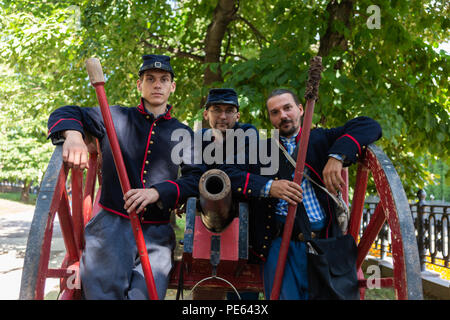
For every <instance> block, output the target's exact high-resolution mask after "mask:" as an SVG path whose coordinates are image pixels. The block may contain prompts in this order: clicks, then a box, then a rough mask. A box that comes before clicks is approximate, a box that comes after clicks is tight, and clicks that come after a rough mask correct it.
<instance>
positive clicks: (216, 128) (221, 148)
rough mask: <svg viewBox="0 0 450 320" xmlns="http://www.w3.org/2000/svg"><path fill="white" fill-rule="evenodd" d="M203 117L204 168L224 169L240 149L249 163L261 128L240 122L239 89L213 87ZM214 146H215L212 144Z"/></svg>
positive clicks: (200, 295) (202, 296)
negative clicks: (253, 143)
mask: <svg viewBox="0 0 450 320" xmlns="http://www.w3.org/2000/svg"><path fill="white" fill-rule="evenodd" d="M203 118H204V119H205V120H206V121H207V122H208V124H209V126H210V128H203V129H201V131H200V132H197V133H196V134H202V137H203V139H202V141H203V143H202V154H203V166H202V168H203V170H204V171H207V170H210V169H221V170H224V168H225V167H226V164H227V163H228V164H229V165H231V166H234V165H235V164H236V162H237V161H238V160H239V159H238V158H239V157H238V153H242V162H243V163H248V150H249V143H250V141H251V140H252V138H253V139H254V140H255V141H256V140H257V139H258V131H257V130H256V128H255V127H254V126H253V125H251V124H248V123H241V122H239V118H240V113H239V99H238V96H237V93H236V91H235V90H234V89H231V88H214V89H211V90H210V91H209V93H208V97H207V100H206V103H205V110H204V111H203ZM238 130H241V131H240V132H239V131H238ZM227 134H228V135H227ZM238 137H242V141H238V140H239V139H238ZM227 138H228V139H227ZM231 139H233V140H234V141H233V142H232V143H233V145H232V147H233V148H230V149H227V144H230V143H231ZM241 142H243V143H242V145H240V143H241ZM213 146H214V148H212V147H213ZM234 200H236V199H234ZM240 200H242V199H240ZM224 293H225V292H224V291H220V290H214V291H212V290H209V289H203V288H201V287H200V288H197V289H196V292H194V295H193V298H194V299H195V300H222V299H224V298H225V294H224ZM240 295H241V298H243V299H257V298H258V293H241V294H240ZM228 298H229V299H234V298H235V296H234V293H233V294H228Z"/></svg>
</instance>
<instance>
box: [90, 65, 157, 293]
mask: <svg viewBox="0 0 450 320" xmlns="http://www.w3.org/2000/svg"><path fill="white" fill-rule="evenodd" d="M86 68H87V70H88V74H89V79H90V80H91V84H92V85H93V86H94V88H95V92H96V94H97V99H98V102H99V105H100V110H101V112H102V116H103V121H104V123H105V127H106V133H107V135H108V139H109V143H110V144H111V150H112V153H113V158H114V163H115V165H116V169H117V174H118V175H119V180H120V185H121V187H122V192H123V194H125V193H127V192H128V191H129V190H130V189H131V185H130V181H129V180H128V175H127V171H126V168H125V163H124V161H123V157H122V152H121V150H120V145H119V140H118V139H117V134H116V130H115V128H114V123H113V120H112V117H111V112H110V110H109V104H108V100H107V99H106V93H105V87H104V84H105V80H104V77H103V71H102V67H101V65H100V61H99V60H98V59H96V58H90V59H88V60H87V61H86ZM129 217H130V221H131V226H132V229H133V235H134V239H135V240H136V246H137V249H138V252H139V257H140V259H141V265H142V270H143V271H144V277H145V282H146V284H147V290H148V294H149V296H150V299H152V300H158V293H157V291H156V286H155V280H154V278H153V273H152V269H151V265H150V260H149V257H148V254H147V247H146V245H145V239H144V235H143V234H142V228H141V224H140V222H139V219H138V216H137V213H136V211H133V212H131V213H130V214H129Z"/></svg>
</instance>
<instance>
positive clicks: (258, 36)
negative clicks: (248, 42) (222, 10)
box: [235, 15, 269, 47]
mask: <svg viewBox="0 0 450 320" xmlns="http://www.w3.org/2000/svg"><path fill="white" fill-rule="evenodd" d="M235 20H239V21H242V22H244V23H245V24H246V25H247V26H248V27H249V28H250V29H251V30H252V31H253V34H254V35H255V36H256V40H257V41H258V44H259V46H260V47H261V46H262V44H261V42H260V39H262V40H264V41H265V42H269V40H267V38H266V37H264V35H263V34H262V33H261V32H260V31H259V30H258V29H257V28H256V27H255V26H254V25H253V24H252V23H251V22H250V21H248V20H247V19H245V18H244V17H243V16H241V15H236V18H235Z"/></svg>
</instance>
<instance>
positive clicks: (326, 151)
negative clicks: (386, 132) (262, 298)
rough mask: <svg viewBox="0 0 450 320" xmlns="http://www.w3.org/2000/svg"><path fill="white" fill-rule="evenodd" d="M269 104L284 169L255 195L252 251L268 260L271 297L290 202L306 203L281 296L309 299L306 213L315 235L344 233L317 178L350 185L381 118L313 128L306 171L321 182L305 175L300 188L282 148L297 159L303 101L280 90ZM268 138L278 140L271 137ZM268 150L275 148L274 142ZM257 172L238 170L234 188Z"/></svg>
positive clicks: (329, 184) (334, 186) (332, 186)
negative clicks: (347, 171) (347, 173)
mask: <svg viewBox="0 0 450 320" xmlns="http://www.w3.org/2000/svg"><path fill="white" fill-rule="evenodd" d="M266 107H267V111H268V113H269V119H270V122H271V123H272V125H273V126H274V127H275V128H276V129H278V130H279V134H280V141H279V145H280V147H279V148H277V149H276V150H277V152H276V153H275V154H271V157H272V161H273V159H274V157H278V159H279V170H278V172H277V173H276V174H274V175H273V176H270V177H268V176H265V177H266V178H270V179H269V180H268V182H267V183H266V185H265V186H264V187H263V189H262V190H261V192H255V193H252V194H249V197H251V198H252V205H253V208H254V209H253V210H254V212H257V213H258V214H257V215H255V219H256V222H254V223H253V230H252V232H251V233H253V234H254V237H253V243H252V250H254V251H255V252H256V253H257V255H258V256H259V258H260V260H261V262H262V264H263V278H264V291H265V295H266V298H269V296H270V294H271V291H272V286H273V281H274V275H275V270H276V266H277V262H278V256H279V250H280V245H281V239H282V235H283V228H284V223H285V220H286V216H287V212H288V205H289V203H291V204H295V203H299V204H300V203H302V205H298V206H297V214H296V219H295V223H294V228H293V231H292V238H291V241H290V244H289V251H288V255H287V260H286V266H285V271H284V276H283V281H282V285H281V292H280V299H287V300H305V299H308V280H307V265H306V262H307V256H306V246H305V242H304V241H302V234H301V231H300V230H299V223H300V220H299V218H300V215H302V214H303V215H305V214H307V216H308V218H309V221H310V224H311V230H312V231H313V233H314V234H313V237H318V238H329V237H336V236H339V235H341V234H342V231H341V230H340V228H339V225H338V221H337V219H336V214H335V209H336V204H335V202H334V201H333V200H332V199H331V197H330V196H329V195H328V194H327V193H326V192H324V190H322V189H321V188H319V187H318V186H317V185H316V184H315V183H317V184H318V185H321V186H324V187H325V188H326V189H327V190H328V191H329V192H330V193H333V194H336V193H337V191H338V190H339V189H340V188H341V187H342V186H343V184H344V181H343V179H342V177H341V171H342V168H343V167H345V166H349V165H351V164H353V163H355V162H356V161H357V159H358V158H359V157H361V156H362V155H363V153H364V150H365V148H366V146H367V145H368V144H370V143H372V142H374V141H376V140H378V139H379V138H380V137H381V128H380V126H379V124H378V123H377V122H376V121H374V120H372V119H370V118H368V117H358V118H355V119H352V120H350V121H348V122H347V123H346V124H345V125H343V126H341V127H337V128H331V129H323V128H317V129H313V130H311V132H310V138H309V144H308V150H307V154H306V163H305V170H304V171H305V173H306V174H307V175H308V176H309V177H310V178H311V179H312V180H313V181H314V182H315V183H311V182H310V181H309V180H308V179H305V178H303V180H302V183H301V190H298V189H296V188H293V187H292V186H291V185H289V183H287V180H292V179H293V176H294V166H293V165H292V164H291V163H290V162H289V161H288V159H287V156H286V155H285V154H284V153H283V152H282V149H281V148H284V149H285V151H286V152H287V153H288V154H289V155H291V156H292V158H294V160H296V156H297V153H298V147H299V140H300V136H301V117H302V115H303V106H302V105H301V103H300V101H299V99H298V97H297V96H296V95H295V94H294V93H293V92H292V91H290V90H286V89H277V90H274V91H273V92H272V93H271V94H270V96H269V97H268V99H267V102H266ZM267 143H268V144H271V143H275V141H272V140H271V139H269V140H268V142H267ZM267 149H268V150H270V148H269V147H268V148H267ZM230 168H231V167H230ZM231 170H233V169H232V168H231ZM252 173H253V174H251V175H250V179H249V178H248V175H246V174H242V173H239V172H238V171H237V170H235V171H234V172H232V173H231V174H230V176H231V182H232V185H233V188H234V189H236V188H239V187H241V186H242V185H248V186H252V185H253V184H254V183H253V181H252V179H251V177H252V176H254V173H255V172H252ZM279 181H286V182H283V183H284V184H285V187H284V188H275V189H274V186H276V184H278V182H279ZM255 185H258V184H255ZM299 191H300V192H299ZM281 192H283V194H282V193H281Z"/></svg>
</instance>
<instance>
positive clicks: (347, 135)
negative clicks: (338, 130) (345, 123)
mask: <svg viewBox="0 0 450 320" xmlns="http://www.w3.org/2000/svg"><path fill="white" fill-rule="evenodd" d="M343 137H348V138H350V139H351V140H353V142H354V143H356V145H357V146H358V153H359V154H361V145H360V144H359V142H358V141H357V140H356V139H355V138H353V137H352V136H351V135H349V134H347V133H346V134H344V135H342V136H340V137H339V138H338V139H337V140H339V139H341V138H343Z"/></svg>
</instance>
